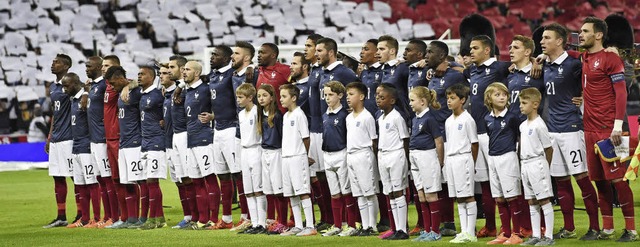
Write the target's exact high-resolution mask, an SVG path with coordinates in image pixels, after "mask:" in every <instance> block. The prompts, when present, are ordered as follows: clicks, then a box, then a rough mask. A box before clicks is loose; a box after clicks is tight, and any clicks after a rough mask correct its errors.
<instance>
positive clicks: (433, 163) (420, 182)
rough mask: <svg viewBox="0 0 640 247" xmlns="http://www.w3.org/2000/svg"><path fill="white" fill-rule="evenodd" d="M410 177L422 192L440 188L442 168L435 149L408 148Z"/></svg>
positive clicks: (431, 191)
mask: <svg viewBox="0 0 640 247" xmlns="http://www.w3.org/2000/svg"><path fill="white" fill-rule="evenodd" d="M409 161H410V162H411V177H412V178H413V183H414V185H415V186H416V189H418V190H423V191H424V193H434V192H438V191H441V190H442V168H441V167H440V161H439V160H438V154H437V153H436V149H435V148H434V149H430V150H409Z"/></svg>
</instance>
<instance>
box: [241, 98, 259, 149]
mask: <svg viewBox="0 0 640 247" xmlns="http://www.w3.org/2000/svg"><path fill="white" fill-rule="evenodd" d="M238 122H239V124H240V145H242V147H253V146H256V147H257V146H259V145H260V144H261V143H262V136H261V135H259V134H258V127H256V125H257V123H258V107H257V106H253V107H251V110H249V111H248V112H247V111H246V109H244V110H242V111H240V112H239V113H238Z"/></svg>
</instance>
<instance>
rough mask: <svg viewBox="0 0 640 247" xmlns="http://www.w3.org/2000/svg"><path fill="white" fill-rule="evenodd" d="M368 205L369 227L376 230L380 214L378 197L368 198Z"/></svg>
mask: <svg viewBox="0 0 640 247" xmlns="http://www.w3.org/2000/svg"><path fill="white" fill-rule="evenodd" d="M367 204H369V221H370V222H369V225H370V226H371V227H374V228H375V227H376V224H377V223H378V222H377V221H378V213H380V208H379V207H380V205H379V202H378V197H377V196H376V195H372V196H367Z"/></svg>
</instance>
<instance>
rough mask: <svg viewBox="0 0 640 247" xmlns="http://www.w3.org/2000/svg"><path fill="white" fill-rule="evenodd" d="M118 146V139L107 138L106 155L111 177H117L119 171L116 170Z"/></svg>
mask: <svg viewBox="0 0 640 247" xmlns="http://www.w3.org/2000/svg"><path fill="white" fill-rule="evenodd" d="M119 147H120V140H118V139H115V140H107V157H108V158H109V166H111V178H112V179H119V178H120V175H119V174H120V173H118V172H119V170H118V148H119Z"/></svg>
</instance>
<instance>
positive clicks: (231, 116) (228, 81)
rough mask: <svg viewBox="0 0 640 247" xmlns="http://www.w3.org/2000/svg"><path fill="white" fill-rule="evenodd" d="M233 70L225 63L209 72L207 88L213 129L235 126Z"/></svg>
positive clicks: (236, 115)
mask: <svg viewBox="0 0 640 247" xmlns="http://www.w3.org/2000/svg"><path fill="white" fill-rule="evenodd" d="M232 77H233V70H231V66H230V65H227V66H225V67H224V68H222V69H220V70H213V71H211V73H209V90H210V91H211V93H210V95H211V110H210V111H209V110H207V111H206V112H213V114H214V115H215V119H214V122H215V129H217V130H223V129H226V128H231V127H234V128H235V127H236V125H237V123H238V110H237V102H236V92H235V91H234V90H233V80H232Z"/></svg>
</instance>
